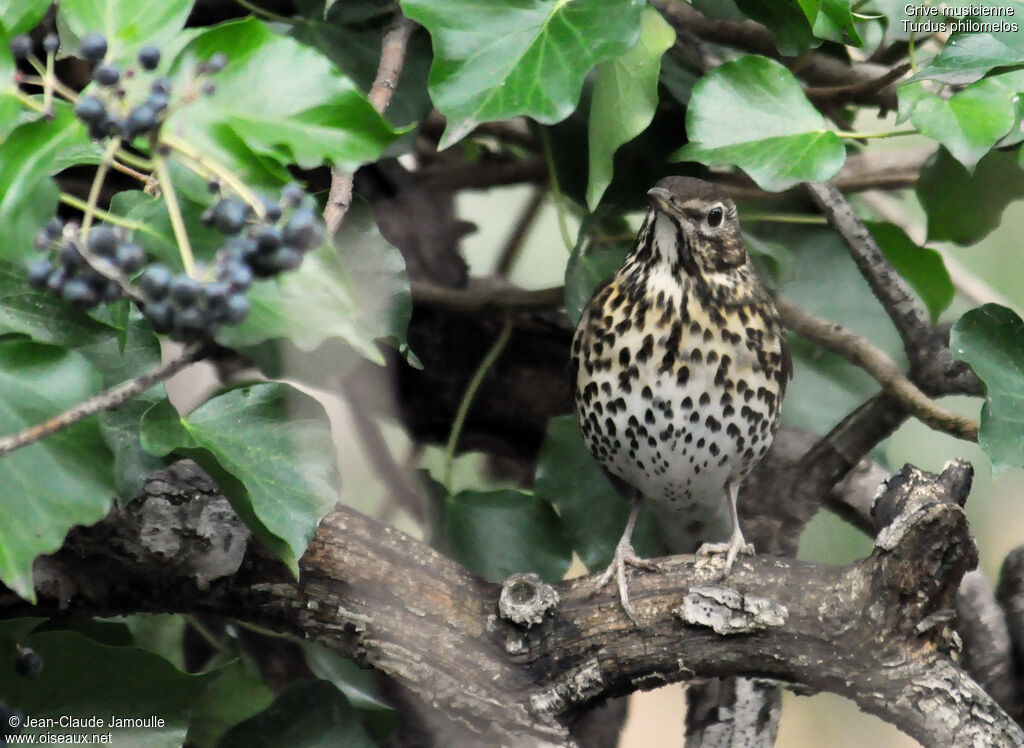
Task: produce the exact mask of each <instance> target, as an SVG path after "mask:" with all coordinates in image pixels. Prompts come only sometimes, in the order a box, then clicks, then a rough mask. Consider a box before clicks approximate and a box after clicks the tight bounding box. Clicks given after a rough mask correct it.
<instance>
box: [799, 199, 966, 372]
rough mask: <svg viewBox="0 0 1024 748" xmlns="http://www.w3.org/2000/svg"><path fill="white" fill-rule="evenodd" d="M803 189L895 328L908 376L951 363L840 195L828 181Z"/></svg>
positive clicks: (925, 317) (921, 312) (905, 286)
mask: <svg viewBox="0 0 1024 748" xmlns="http://www.w3.org/2000/svg"><path fill="white" fill-rule="evenodd" d="M807 190H808V192H809V193H810V195H811V199H812V200H813V201H814V202H815V204H816V205H817V206H818V208H819V209H820V210H821V212H822V213H824V214H825V216H826V217H827V218H828V220H829V223H831V224H832V226H833V227H834V228H835V229H836V231H837V232H838V233H839V235H840V236H841V237H842V239H843V241H844V242H845V243H846V246H847V247H848V248H849V250H850V256H851V257H852V258H853V261H854V262H855V263H856V265H857V268H858V269H859V270H860V272H861V275H863V276H864V278H865V280H867V282H868V285H870V286H871V290H872V291H873V292H874V294H875V296H876V297H877V298H878V300H879V302H881V304H882V307H883V308H884V309H885V311H886V313H887V314H888V315H889V317H890V318H891V319H892V321H893V324H894V325H895V326H896V330H897V332H898V333H899V335H900V339H901V340H902V341H903V347H904V349H905V350H906V353H907V358H909V359H910V370H911V375H912V376H914V377H915V378H916V376H917V374H918V372H919V371H921V370H923V369H925V368H926V367H927V366H928V365H930V364H934V362H935V360H936V358H937V357H941V356H943V354H945V357H946V358H947V359H949V361H950V362H952V356H951V355H950V353H949V349H948V348H946V346H945V344H944V343H943V341H942V340H941V339H940V338H939V336H938V335H937V334H936V333H935V331H934V330H933V329H932V326H931V323H930V322H929V320H928V315H927V313H926V312H925V310H924V309H923V308H922V307H921V306H920V305H919V304H918V303H917V300H916V299H915V297H914V294H913V292H912V291H911V290H910V286H909V285H908V284H907V282H906V281H905V280H904V279H903V277H902V276H900V274H899V273H897V272H896V269H895V268H894V267H893V266H892V265H891V264H890V263H889V261H888V260H887V259H886V257H885V255H884V254H883V253H882V249H881V247H879V246H878V242H877V241H875V238H874V237H873V236H872V235H871V232H870V231H868V228H867V226H865V225H864V222H863V221H861V219H860V218H859V217H858V216H857V214H856V212H855V211H854V209H853V206H852V205H850V203H849V201H848V200H847V199H846V198H845V197H844V196H843V193H841V192H840V191H839V190H838V189H837V188H836V187H835V185H833V184H831V183H829V182H814V183H808V185H807Z"/></svg>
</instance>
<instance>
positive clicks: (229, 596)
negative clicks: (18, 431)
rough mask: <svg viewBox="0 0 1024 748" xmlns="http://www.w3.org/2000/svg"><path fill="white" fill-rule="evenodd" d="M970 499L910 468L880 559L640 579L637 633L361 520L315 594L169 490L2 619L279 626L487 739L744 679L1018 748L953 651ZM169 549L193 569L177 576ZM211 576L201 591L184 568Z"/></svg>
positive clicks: (951, 477) (329, 553)
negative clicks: (171, 505) (153, 617)
mask: <svg viewBox="0 0 1024 748" xmlns="http://www.w3.org/2000/svg"><path fill="white" fill-rule="evenodd" d="M175 470H177V471H182V470H184V468H182V467H181V466H179V467H177V468H175ZM161 480H163V482H164V484H173V483H175V482H177V483H180V482H181V480H182V478H181V476H175V475H171V476H170V477H168V476H164V477H163V478H162V479H161ZM969 485H970V470H969V468H968V467H967V466H965V465H964V464H962V463H953V464H951V465H950V466H949V467H948V468H947V469H946V470H945V471H944V472H943V473H942V474H941V475H939V476H932V475H928V474H925V473H922V472H920V471H918V470H916V469H913V468H909V467H908V468H905V469H904V471H903V472H902V473H901V474H900V475H899V476H898V477H897V478H896V479H893V480H891V481H890V482H889V484H888V487H887V489H886V491H885V492H884V493H883V494H882V496H881V498H880V499H879V501H878V502H877V503H876V507H875V516H876V518H881V519H882V521H883V522H885V523H886V524H885V526H884V527H883V528H882V530H881V531H880V532H879V535H878V538H877V540H876V543H875V550H874V552H873V553H872V555H871V556H870V557H869V558H867V559H864V560H862V561H860V562H857V563H854V564H851V565H850V566H846V567H827V566H818V565H812V564H806V563H802V562H797V561H791V560H787V559H782V558H774V557H768V556H758V557H755V558H753V559H744V560H743V561H742V562H741V563H739V564H738V565H737V567H736V568H735V570H734V572H733V573H732V574H731V575H730V576H729V577H728V578H727V579H726V580H725V581H724V582H723V581H720V580H719V579H718V571H717V569H716V568H715V567H714V566H713V565H711V566H708V565H705V566H695V564H694V561H693V558H692V557H688V556H678V557H674V558H671V559H665V560H663V561H662V562H661V563H662V566H663V568H664V573H663V574H636V575H634V576H633V578H632V579H631V582H630V586H631V592H632V597H633V602H634V605H635V606H636V608H637V611H638V614H639V616H640V619H641V622H642V624H643V630H642V632H639V631H638V630H637V629H636V628H634V627H633V625H632V624H631V623H630V622H629V620H628V619H627V618H626V617H625V616H624V614H623V613H622V610H621V608H620V606H619V605H618V603H617V601H616V598H615V596H614V595H613V594H612V593H611V592H607V591H606V592H603V593H601V594H600V595H593V593H592V584H593V583H592V580H591V579H590V578H584V579H577V580H572V581H568V582H561V583H559V584H557V585H555V586H554V590H555V591H556V592H557V600H558V602H557V604H555V605H553V602H554V600H555V598H554V597H553V596H552V595H550V594H548V593H544V594H538V595H537V599H538V600H542V601H543V605H542V610H540V611H539V620H540V623H535V621H536V620H538V618H537V617H533V618H531V616H529V615H525V616H524V615H521V614H520V615H518V616H517V620H519V621H520V623H515V622H513V621H512V620H504V619H503V618H502V617H501V613H500V610H499V606H498V599H499V593H500V591H501V590H500V587H499V586H498V585H494V584H490V583H488V582H485V581H484V580H482V579H480V578H478V577H476V576H475V575H473V574H472V573H470V572H469V571H467V570H466V569H464V568H463V567H461V566H459V565H458V564H456V563H454V562H453V561H450V560H449V559H446V558H444V557H443V556H441V555H440V554H438V553H437V552H436V551H434V550H433V549H431V548H429V547H427V546H425V545H423V544H422V543H419V542H418V541H415V540H413V539H411V538H409V537H408V536H406V535H404V534H403V533H401V532H398V531H397V530H393V529H391V528H387V527H383V526H381V525H379V524H377V523H375V522H373V521H372V520H370V519H369V518H367V517H365V516H363V515H361V514H359V513H357V512H355V511H353V510H350V509H347V508H344V507H339V508H338V509H337V510H336V511H335V512H334V513H332V514H331V515H330V516H329V517H328V518H327V519H325V520H324V522H323V523H322V525H321V527H320V529H319V530H318V532H317V534H316V536H315V537H314V539H313V542H312V543H311V545H310V547H309V549H308V551H307V552H306V554H305V555H304V556H303V558H302V561H301V568H302V577H301V579H300V580H299V582H295V581H294V580H291V579H289V578H288V575H287V573H286V572H284V571H283V569H281V567H279V566H278V565H277V564H275V563H272V562H270V561H268V560H267V559H266V558H265V557H263V556H262V555H261V554H260V553H259V551H258V549H256V548H250V551H249V554H248V556H247V557H246V559H245V560H244V562H242V563H241V565H240V566H239V558H240V557H239V556H238V555H237V554H227V555H225V554H223V553H222V552H221V548H222V547H229V548H230V547H235V548H237V547H238V543H239V542H243V543H244V542H245V540H246V538H247V536H246V534H245V532H244V529H241V528H240V527H238V526H233V525H232V524H231V523H228V522H224V523H221V526H222V528H223V531H224V532H225V533H227V534H228V536H229V539H230V538H231V537H233V538H234V540H233V541H232V542H229V543H228V544H227V545H226V546H221V545H220V544H218V543H216V542H211V539H209V538H202V539H201V541H202V542H201V543H200V547H199V548H198V549H194V548H191V547H189V546H188V545H187V544H188V543H189V542H194V540H192V541H190V540H189V539H190V538H193V539H194V518H190V517H189V516H186V514H187V513H186V514H181V516H180V518H177V519H174V520H173V521H171V522H168V518H167V514H166V513H165V512H158V513H154V514H152V515H150V514H149V513H148V512H147V510H146V507H147V505H148V502H152V501H159V502H165V503H166V502H167V501H168V496H167V495H166V487H165V486H161V485H160V484H157V483H154V482H152V481H151V483H150V484H149V486H148V488H147V492H146V494H145V495H143V496H142V497H140V499H138V500H137V502H136V504H133V505H131V506H130V507H129V508H127V509H124V510H117V511H116V512H115V514H114V515H112V516H111V517H110V518H108V520H107V521H106V522H104V523H101V524H100V525H98V526H96V527H94V528H88V529H79V530H76V531H75V532H74V533H73V535H72V536H71V537H70V538H69V543H68V545H67V547H66V548H65V549H64V550H63V551H62V552H61V553H59V554H57V555H55V556H52V557H47V558H45V559H43V560H42V561H41V562H40V563H39V566H37V569H36V573H37V579H36V582H37V592H38V594H39V600H40V605H39V607H36V608H29V607H28V606H27V605H26V604H25V603H22V602H20V601H18V600H17V599H16V598H15V597H14V596H13V595H9V594H8V595H0V610H3V611H4V612H5V613H6V614H8V615H10V614H24V613H28V612H33V613H39V612H43V613H46V612H53V610H55V609H57V608H60V609H63V610H65V611H66V612H73V613H89V614H116V613H124V612H129V611H139V610H154V609H159V610H176V611H182V612H202V611H205V612H211V613H215V614H218V615H227V616H231V617H236V618H240V619H243V620H248V621H252V622H254V623H258V624H261V625H266V626H271V627H272V628H274V629H275V630H278V631H287V632H291V633H295V634H299V635H302V636H305V637H308V638H310V639H313V640H314V641H318V642H320V643H322V644H325V645H327V646H329V647H331V648H333V649H335V650H337V651H338V652H340V653H342V654H344V655H346V656H350V657H353V658H355V659H356V660H357V661H358V662H360V663H362V664H364V665H366V666H370V667H374V668H377V669H379V670H381V671H383V672H385V673H387V674H389V675H390V676H391V677H392V678H394V679H396V680H397V681H399V682H400V683H401V684H402V685H403V686H405V687H406V688H407V689H408V690H410V691H411V692H412V693H415V694H418V695H419V696H420V697H421V698H422V699H423V700H424V701H425V702H427V703H432V704H434V705H435V706H436V707H438V708H439V709H440V710H441V711H443V712H445V714H446V715H447V716H448V718H449V719H451V720H452V723H453V725H454V726H455V727H456V728H457V729H458V730H459V731H460V732H461V734H462V738H463V739H465V740H466V741H471V742H475V743H485V744H502V745H513V746H514V745H531V746H533V745H560V744H564V742H565V741H566V739H567V731H566V724H567V723H568V722H570V721H571V720H572V719H573V717H574V715H575V714H576V713H577V712H578V711H579V709H581V708H582V707H583V706H584V705H586V704H588V703H590V702H592V701H593V700H594V699H600V698H604V697H607V696H610V695H616V694H621V693H626V692H629V691H632V690H635V689H637V688H644V687H651V686H654V685H660V684H661V683H666V682H673V681H684V680H690V679H692V678H703V677H711V676H728V675H737V674H741V675H756V676H758V677H761V678H768V679H774V680H777V681H779V682H780V683H781V684H792V685H798V686H801V687H803V688H810V689H814V690H829V691H833V692H836V693H840V694H843V695H845V696H848V697H849V698H851V699H854V700H855V701H856V702H857V703H858V704H859V705H860V706H861V707H862V708H864V709H865V710H867V711H870V712H872V713H874V714H877V715H879V716H881V717H882V718H883V719H887V720H889V721H891V722H894V723H896V724H898V725H899V726H900V727H901V729H904V730H905V731H907V732H908V733H909V734H911V735H912V736H914V737H915V738H917V739H918V740H920V741H921V742H923V743H924V744H926V745H949V744H956V745H972V744H983V745H1017V744H1021V742H1022V741H1024V732H1021V730H1020V728H1019V727H1018V726H1017V725H1016V723H1014V722H1013V721H1012V720H1011V719H1010V718H1009V717H1008V716H1007V715H1006V714H1005V712H1003V711H1002V710H1000V709H999V708H998V707H997V706H996V704H995V703H994V701H993V700H992V699H991V698H990V697H989V696H988V695H987V694H986V693H985V692H984V691H983V690H982V689H981V688H980V687H979V686H978V685H977V684H976V683H975V682H974V681H973V680H971V679H970V678H969V677H968V676H967V675H966V674H965V673H964V672H963V671H962V670H960V669H959V668H958V667H957V666H956V665H955V663H954V662H953V661H952V659H950V657H949V656H948V655H947V654H946V653H945V652H946V650H948V649H950V648H952V647H954V646H955V645H954V643H953V639H952V637H951V636H950V635H949V633H948V631H947V629H946V627H945V621H947V620H948V616H947V615H945V611H946V610H947V609H949V608H950V607H952V605H953V595H954V593H955V591H956V589H957V585H958V583H959V581H960V579H961V578H962V576H963V574H964V573H965V572H966V571H967V570H968V569H970V568H972V567H973V566H974V564H975V562H976V550H975V548H974V545H973V543H972V541H971V539H970V536H969V534H968V528H967V522H966V518H965V515H964V512H963V510H962V508H961V506H960V503H961V502H962V501H963V499H964V498H965V497H966V493H967V491H968V490H969ZM185 491H186V492H187V493H188V494H191V495H198V498H195V499H193V502H195V503H199V502H204V501H213V500H217V499H218V497H217V496H216V491H215V489H214V488H213V487H212V486H210V485H206V486H205V487H204V486H202V485H199V484H197V483H196V480H195V479H193V480H192V481H191V482H190V483H188V485H187V488H186V489H185ZM220 500H221V501H223V500H222V499H220ZM139 502H141V504H139ZM175 503H176V505H177V504H180V497H178V498H175ZM157 516H159V517H160V522H161V533H160V534H158V535H154V534H153V533H152V532H149V531H150V530H151V529H152V528H150V527H148V525H149V524H151V523H152V522H153V521H156V520H155V519H150V517H154V518H155V517H157ZM168 534H170V535H174V536H176V537H175V538H174V540H175V542H169V538H168ZM169 554H175V555H176V557H178V558H188V559H189V564H181V563H179V564H174V565H170V566H168V564H167V563H166V562H167V558H168V557H169ZM195 564H198V565H199V566H201V567H202V568H203V569H205V576H204V578H203V579H202V580H201V581H200V580H198V579H197V578H196V575H195V573H194V572H191V571H189V570H188V569H186V568H185V567H186V566H191V565H195ZM155 565H162V571H163V573H162V574H161V575H154V574H153V573H152V569H153V568H154V566H155ZM236 569H237V571H236ZM98 572H101V573H98ZM514 583H515V584H516V585H518V586H517V589H516V590H515V595H516V597H517V598H518V599H520V600H523V599H527V598H529V597H530V596H529V594H526V593H527V592H529V590H528V589H526V588H527V587H528V586H529V584H530V582H529V580H528V578H524V577H519V578H517V579H516V580H515V582H514ZM533 584H535V585H537V587H538V593H543V592H544V589H541V588H542V587H543V588H545V589H546V588H547V586H546V585H543V584H542V583H539V584H538V583H537V582H536V580H534V582H533ZM520 613H521V612H520ZM722 631H724V632H727V633H725V634H723V633H719V632H722ZM639 634H642V635H639Z"/></svg>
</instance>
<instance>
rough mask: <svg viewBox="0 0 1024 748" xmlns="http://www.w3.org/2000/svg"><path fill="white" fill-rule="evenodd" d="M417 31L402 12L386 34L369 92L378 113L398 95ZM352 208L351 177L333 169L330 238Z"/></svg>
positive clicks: (328, 218) (326, 213) (326, 216)
mask: <svg viewBox="0 0 1024 748" xmlns="http://www.w3.org/2000/svg"><path fill="white" fill-rule="evenodd" d="M415 28H416V24H415V23H414V22H413V21H411V20H409V19H408V18H406V17H405V16H403V15H402V13H401V11H399V12H398V13H397V15H396V17H395V21H394V23H393V24H392V25H391V28H389V29H388V30H387V33H386V34H384V41H383V42H382V44H381V51H380V64H379V65H378V66H377V76H376V77H375V78H374V79H373V85H372V86H370V93H369V94H368V95H367V98H368V99H369V100H370V103H371V104H372V105H373V108H374V109H376V110H377V113H378V114H384V112H385V111H386V110H387V108H388V105H389V104H390V103H391V98H392V96H394V94H395V87H396V86H398V80H399V78H400V77H401V75H402V68H403V67H404V66H405V53H406V51H407V50H408V48H409V37H410V36H412V32H413V29H415ZM351 205H352V175H351V174H342V173H341V172H340V171H338V170H337V169H331V190H330V193H328V196H327V205H326V206H325V207H324V222H325V223H326V224H327V231H328V232H329V233H330V235H331V236H334V235H335V234H336V233H338V229H339V228H341V222H342V221H343V220H344V219H345V214H346V213H347V212H348V209H349V206H351Z"/></svg>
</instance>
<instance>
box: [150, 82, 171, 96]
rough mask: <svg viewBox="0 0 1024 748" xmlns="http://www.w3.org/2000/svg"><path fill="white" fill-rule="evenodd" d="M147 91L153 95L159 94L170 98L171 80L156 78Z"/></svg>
mask: <svg viewBox="0 0 1024 748" xmlns="http://www.w3.org/2000/svg"><path fill="white" fill-rule="evenodd" d="M149 90H150V91H152V92H153V93H155V94H159V95H161V96H170V95H171V79H170V78H157V79H156V80H155V81H153V82H152V83H151V84H150V86H149Z"/></svg>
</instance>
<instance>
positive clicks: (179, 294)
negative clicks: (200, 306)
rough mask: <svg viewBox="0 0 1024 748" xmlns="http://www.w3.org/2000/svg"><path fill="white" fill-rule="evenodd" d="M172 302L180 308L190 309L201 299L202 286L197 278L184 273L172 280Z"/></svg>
mask: <svg viewBox="0 0 1024 748" xmlns="http://www.w3.org/2000/svg"><path fill="white" fill-rule="evenodd" d="M170 290H171V303H172V304H174V306H176V307H177V308H178V309H189V308H191V307H194V306H195V304H196V302H197V301H199V292H200V290H201V286H200V285H199V281H197V280H196V279H195V278H190V277H189V276H187V275H185V274H184V273H182V274H181V275H179V276H177V277H175V278H174V280H172V281H171V289H170Z"/></svg>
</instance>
